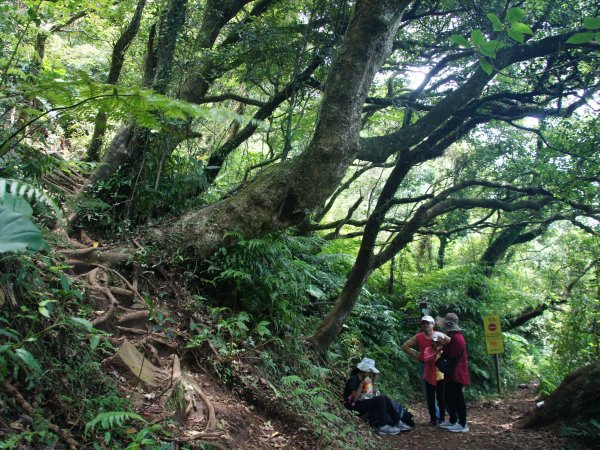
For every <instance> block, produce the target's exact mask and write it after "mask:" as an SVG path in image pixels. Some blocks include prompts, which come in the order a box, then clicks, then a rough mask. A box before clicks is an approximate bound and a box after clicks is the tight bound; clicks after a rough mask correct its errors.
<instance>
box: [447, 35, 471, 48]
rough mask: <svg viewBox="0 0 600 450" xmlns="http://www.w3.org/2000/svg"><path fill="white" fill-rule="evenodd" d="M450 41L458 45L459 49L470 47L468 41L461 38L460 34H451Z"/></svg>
mask: <svg viewBox="0 0 600 450" xmlns="http://www.w3.org/2000/svg"><path fill="white" fill-rule="evenodd" d="M450 41H451V42H454V43H455V44H456V45H460V46H461V47H467V48H468V47H471V44H470V42H469V41H468V40H466V39H465V38H464V37H462V36H461V35H460V34H453V35H452V36H450Z"/></svg>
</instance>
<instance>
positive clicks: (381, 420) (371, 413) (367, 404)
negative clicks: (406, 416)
mask: <svg viewBox="0 0 600 450" xmlns="http://www.w3.org/2000/svg"><path fill="white" fill-rule="evenodd" d="M349 409H351V410H353V411H357V412H358V413H359V414H360V416H361V417H363V418H364V419H365V420H367V421H368V422H369V423H370V424H371V425H374V426H376V427H382V426H384V425H394V424H397V423H398V422H400V416H399V415H398V411H396V409H395V408H394V405H393V404H392V401H391V400H390V399H389V398H387V397H386V396H384V395H379V396H377V397H373V398H369V399H366V400H359V401H357V402H355V403H354V406H350V407H349Z"/></svg>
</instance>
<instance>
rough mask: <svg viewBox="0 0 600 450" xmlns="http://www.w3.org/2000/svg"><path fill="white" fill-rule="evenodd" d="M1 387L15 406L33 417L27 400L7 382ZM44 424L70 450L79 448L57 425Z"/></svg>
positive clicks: (77, 443)
mask: <svg viewBox="0 0 600 450" xmlns="http://www.w3.org/2000/svg"><path fill="white" fill-rule="evenodd" d="M2 387H3V388H4V390H5V391H6V392H7V393H8V394H10V395H11V396H12V397H13V398H14V399H15V401H16V402H17V404H18V405H19V406H20V407H21V408H23V410H25V412H26V413H27V414H29V415H30V416H32V417H33V416H34V415H35V411H34V409H33V407H32V406H31V405H30V404H29V403H28V402H27V400H25V399H24V398H23V396H22V395H21V393H20V392H19V391H18V390H17V388H15V387H14V386H13V385H12V384H10V383H9V382H8V380H4V381H3V382H2ZM46 424H47V427H48V429H49V430H50V431H52V432H54V433H56V434H57V435H58V436H59V437H60V440H61V441H63V442H64V443H65V444H67V445H68V446H69V448H71V449H77V448H81V445H80V444H79V442H77V441H76V440H75V439H73V437H71V435H70V434H69V432H68V431H66V430H63V429H62V428H59V427H58V426H57V425H54V424H53V423H50V422H48V421H47V422H46Z"/></svg>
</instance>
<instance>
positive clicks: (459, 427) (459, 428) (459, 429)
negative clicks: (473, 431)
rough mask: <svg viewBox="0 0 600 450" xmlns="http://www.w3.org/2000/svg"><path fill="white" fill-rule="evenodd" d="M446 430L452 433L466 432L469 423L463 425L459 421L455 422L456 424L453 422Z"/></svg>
mask: <svg viewBox="0 0 600 450" xmlns="http://www.w3.org/2000/svg"><path fill="white" fill-rule="evenodd" d="M448 431H450V432H452V433H468V432H469V425H467V424H465V426H464V427H463V426H462V425H461V424H460V423H458V422H457V423H456V424H454V426H453V427H451V428H448Z"/></svg>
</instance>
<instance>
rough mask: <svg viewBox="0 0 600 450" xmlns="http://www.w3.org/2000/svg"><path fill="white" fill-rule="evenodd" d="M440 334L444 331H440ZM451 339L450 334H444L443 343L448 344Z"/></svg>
mask: <svg viewBox="0 0 600 450" xmlns="http://www.w3.org/2000/svg"><path fill="white" fill-rule="evenodd" d="M442 334H444V333H442ZM451 340H452V338H451V337H450V336H448V335H447V334H444V345H448V344H449V343H450V341H451Z"/></svg>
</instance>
